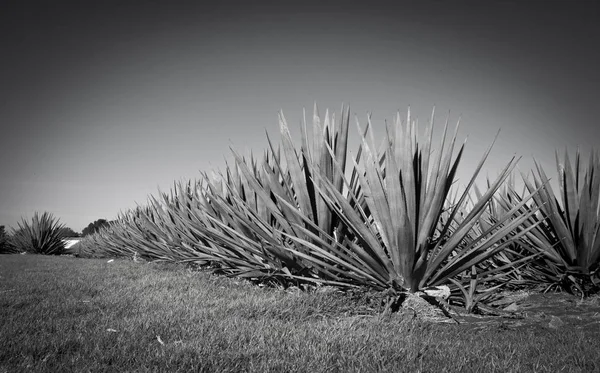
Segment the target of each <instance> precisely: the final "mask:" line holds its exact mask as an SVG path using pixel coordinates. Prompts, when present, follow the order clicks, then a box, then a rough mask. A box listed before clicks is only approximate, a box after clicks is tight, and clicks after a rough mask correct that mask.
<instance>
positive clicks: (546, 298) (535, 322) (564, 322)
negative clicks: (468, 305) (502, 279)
mask: <svg viewBox="0 0 600 373" xmlns="http://www.w3.org/2000/svg"><path fill="white" fill-rule="evenodd" d="M502 303H503V304H505V305H506V306H504V307H503V309H504V311H503V312H502V315H496V316H492V315H472V314H471V315H467V314H465V313H464V309H463V310H462V312H461V310H460V309H458V308H453V309H455V310H456V311H457V312H458V313H459V315H453V316H454V318H455V319H456V320H457V321H458V322H459V323H461V324H463V325H466V326H469V327H473V328H488V327H500V328H503V329H514V328H526V327H529V326H544V327H548V328H552V329H562V328H568V329H573V328H576V329H587V330H595V331H598V332H600V296H598V295H596V296H593V297H590V298H587V299H581V298H579V297H576V296H574V295H571V294H568V293H546V294H542V293H527V292H514V293H506V294H504V297H503V300H502Z"/></svg>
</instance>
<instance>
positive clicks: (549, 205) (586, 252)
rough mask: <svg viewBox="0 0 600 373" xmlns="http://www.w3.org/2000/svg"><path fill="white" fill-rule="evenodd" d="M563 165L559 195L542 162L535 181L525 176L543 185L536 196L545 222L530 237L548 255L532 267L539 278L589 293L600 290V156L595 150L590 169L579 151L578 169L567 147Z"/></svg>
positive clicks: (559, 164)
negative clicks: (570, 157)
mask: <svg viewBox="0 0 600 373" xmlns="http://www.w3.org/2000/svg"><path fill="white" fill-rule="evenodd" d="M556 165H557V169H558V187H559V194H558V196H559V197H557V196H556V194H555V193H554V190H553V189H552V186H551V184H550V182H549V178H548V177H547V176H546V173H545V172H544V170H543V168H542V167H541V166H540V165H539V164H538V163H537V162H536V163H535V166H536V170H535V171H536V172H535V173H534V174H533V180H530V179H529V178H528V177H527V176H526V175H524V174H523V175H522V176H523V180H524V182H525V185H526V187H527V188H528V189H529V190H534V189H540V192H539V193H538V194H537V195H536V196H535V197H534V201H535V204H536V205H537V206H538V207H539V214H537V215H535V216H532V221H536V222H539V225H538V226H537V228H536V229H534V230H532V231H531V232H530V233H529V234H528V235H527V236H526V238H527V240H528V241H530V242H531V243H532V246H533V247H535V248H538V249H539V250H540V251H541V252H542V253H543V254H544V256H543V257H541V258H540V260H539V261H537V262H535V263H534V264H536V265H535V266H533V267H532V268H531V270H532V275H534V276H536V278H538V280H539V281H546V282H548V281H549V282H550V283H551V284H550V286H551V287H552V286H559V287H562V288H564V289H566V290H567V291H575V292H578V293H580V294H581V295H589V294H591V293H594V292H597V291H599V290H600V278H599V267H600V158H599V156H598V153H596V152H594V151H593V150H592V151H591V152H590V158H589V162H588V166H587V169H586V168H585V167H584V165H583V163H582V162H581V158H580V153H579V150H578V151H577V153H576V157H575V164H574V167H573V165H572V164H571V161H570V159H569V155H568V153H567V152H566V151H565V156H564V161H563V162H560V160H559V156H558V152H557V153H556Z"/></svg>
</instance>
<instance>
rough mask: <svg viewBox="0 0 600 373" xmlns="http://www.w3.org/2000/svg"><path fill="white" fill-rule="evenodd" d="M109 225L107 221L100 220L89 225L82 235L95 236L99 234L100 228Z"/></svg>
mask: <svg viewBox="0 0 600 373" xmlns="http://www.w3.org/2000/svg"><path fill="white" fill-rule="evenodd" d="M108 224H109V222H108V221H107V220H106V219H98V220H96V221H94V222H91V223H90V224H88V226H87V227H85V228H83V231H81V235H82V236H83V237H85V236H87V235H90V234H94V233H96V232H98V231H99V230H100V228H102V227H105V226H107V225H108Z"/></svg>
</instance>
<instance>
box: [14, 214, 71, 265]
mask: <svg viewBox="0 0 600 373" xmlns="http://www.w3.org/2000/svg"><path fill="white" fill-rule="evenodd" d="M63 228H65V226H64V225H62V224H60V223H59V220H58V219H56V218H55V217H54V216H53V215H52V214H50V213H48V212H44V213H43V214H42V215H40V214H39V213H37V212H35V213H34V215H33V219H32V220H31V222H28V221H26V220H25V219H22V220H21V222H20V223H18V229H15V230H14V233H13V236H12V241H13V244H14V246H15V248H16V249H17V250H18V251H20V252H30V253H35V254H45V255H59V254H62V253H63V251H64V249H65V245H64V243H63V241H62V239H63V238H64V234H63Z"/></svg>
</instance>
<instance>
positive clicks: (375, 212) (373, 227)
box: [280, 109, 533, 292]
mask: <svg viewBox="0 0 600 373" xmlns="http://www.w3.org/2000/svg"><path fill="white" fill-rule="evenodd" d="M434 113H435V112H434ZM434 113H432V120H431V126H429V127H428V128H427V130H426V133H425V137H424V140H423V141H419V139H418V136H417V130H416V122H415V121H412V120H411V118H410V109H409V112H408V118H407V120H406V122H405V124H403V123H402V121H401V118H400V115H399V114H398V115H397V116H396V121H395V125H394V126H388V127H387V133H386V138H385V143H384V144H385V146H384V148H383V151H382V153H381V154H377V153H376V152H375V151H374V150H373V149H374V148H375V146H374V140H373V139H374V136H373V134H372V131H368V132H369V134H370V141H368V140H367V137H366V135H363V136H362V146H363V148H364V151H365V154H366V159H365V161H364V162H361V163H358V162H355V164H354V169H353V174H354V175H356V176H357V177H358V180H359V185H358V187H355V186H353V185H351V184H350V183H348V182H346V185H347V188H346V190H347V195H344V194H343V193H342V192H340V190H339V188H337V186H336V185H334V184H333V183H332V182H331V181H329V180H328V179H326V178H323V177H320V175H319V174H318V173H315V174H314V175H313V179H314V180H315V181H316V182H315V183H314V187H315V189H317V190H318V191H319V194H320V196H321V197H322V198H323V200H324V201H325V203H326V205H327V206H328V207H329V209H330V210H331V211H333V212H334V213H335V214H336V216H337V217H338V219H339V220H340V221H341V222H343V223H344V225H345V229H346V230H347V231H348V232H349V233H350V234H349V235H348V236H346V237H344V239H343V241H342V242H341V243H340V242H338V240H332V239H331V237H328V234H327V233H326V232H324V231H323V230H321V229H319V228H318V227H317V226H316V225H314V224H311V222H310V221H309V220H307V219H304V218H303V220H304V222H305V224H309V225H311V228H312V229H307V228H304V227H303V226H301V225H300V224H296V223H292V225H294V226H295V227H297V228H298V229H299V230H300V231H302V232H303V233H304V234H305V235H306V236H309V237H310V238H311V239H310V240H307V239H304V238H302V237H299V236H292V235H289V236H288V237H289V238H290V239H291V240H292V241H294V242H295V243H296V244H297V245H299V246H301V247H303V248H304V251H302V250H297V249H295V248H293V247H288V250H290V251H291V252H293V253H294V254H296V255H298V256H300V257H302V258H304V259H305V260H307V261H308V262H310V263H312V264H313V265H314V266H315V267H317V268H319V267H320V268H323V269H327V270H328V271H329V272H330V273H332V274H333V275H334V276H338V277H340V278H344V277H345V278H349V277H350V278H353V279H354V280H357V281H359V282H362V283H363V284H365V285H370V286H373V287H376V288H391V289H397V290H402V291H410V292H417V291H420V290H423V289H425V288H427V287H430V286H435V285H441V284H444V283H447V282H448V280H449V279H451V278H453V277H455V276H457V275H459V274H461V273H464V272H465V271H467V270H471V268H472V266H474V265H477V264H479V263H482V262H483V261H486V260H487V259H489V258H490V257H492V256H494V255H495V254H497V253H498V252H500V251H502V250H504V249H505V248H506V247H507V246H509V245H510V244H511V243H512V242H514V241H515V240H517V239H519V238H520V237H521V236H522V235H523V234H525V233H526V232H527V230H523V231H521V232H518V233H515V230H516V229H517V227H519V226H520V225H521V224H522V222H523V221H525V220H526V219H528V218H529V217H530V215H531V214H532V213H533V212H531V213H529V214H525V215H518V214H517V212H518V211H519V209H521V208H522V206H523V205H524V204H525V203H526V201H527V200H528V199H529V198H531V196H528V197H527V198H525V199H524V200H523V201H522V202H521V203H519V204H517V205H515V206H514V207H513V208H512V209H511V210H510V211H509V212H508V213H507V214H506V215H505V216H504V217H503V218H502V219H501V220H500V221H497V222H495V223H494V224H493V225H491V226H490V227H488V228H487V229H485V230H484V231H483V232H481V233H480V234H476V235H474V236H473V235H472V234H471V235H470V233H472V232H473V227H474V226H476V224H477V223H478V221H479V218H480V217H481V215H482V214H483V212H484V209H485V207H486V206H487V204H488V203H489V202H490V200H491V199H492V197H493V195H494V193H495V192H496V191H497V189H498V188H499V186H500V185H501V183H502V182H503V181H504V180H505V179H506V177H507V176H508V175H509V173H510V172H511V170H512V169H513V167H514V166H515V164H516V161H517V160H516V159H515V158H514V157H513V159H512V160H511V161H510V162H509V163H508V164H507V166H506V167H505V168H504V169H503V170H502V172H501V173H500V176H499V177H498V178H497V179H496V180H495V181H494V182H493V183H492V185H491V186H490V187H489V188H488V190H487V191H486V192H485V193H484V194H483V195H482V196H481V198H480V199H479V200H478V201H476V202H475V203H474V205H473V206H472V208H471V209H470V210H469V211H468V212H467V213H466V215H465V216H464V217H463V218H462V219H461V221H460V223H459V224H458V226H454V225H453V224H454V221H455V219H454V217H455V216H456V215H457V214H458V213H459V212H463V211H464V209H463V206H464V204H465V203H466V201H467V200H468V193H469V190H470V188H471V187H472V185H473V184H474V182H475V179H476V177H477V175H478V173H479V171H480V169H481V168H482V165H483V164H484V162H485V159H486V158H487V156H488V154H489V152H490V150H491V147H490V149H488V150H487V152H486V153H485V154H484V156H483V157H482V159H481V161H480V162H479V164H478V165H477V167H476V169H475V172H474V174H473V176H472V178H471V179H470V181H469V182H468V184H467V186H466V187H465V190H464V191H463V193H462V194H461V196H460V198H458V200H457V202H456V203H455V204H454V206H452V207H451V208H450V210H449V211H448V219H447V221H446V223H445V224H442V225H441V227H440V221H441V218H442V216H443V213H444V204H445V202H446V200H447V198H448V196H449V193H450V189H451V185H452V184H453V182H454V181H455V180H454V178H455V174H456V170H457V167H458V164H459V161H460V159H461V155H462V152H463V147H464V144H463V145H462V146H461V147H460V149H459V151H458V154H457V155H456V157H455V158H454V160H452V156H453V152H454V147H455V142H456V132H455V134H454V136H453V137H452V138H451V140H450V141H449V142H448V136H447V128H448V122H447V121H446V125H445V128H444V132H443V137H442V143H441V146H440V148H439V149H438V153H437V156H436V157H435V158H433V157H431V153H432V133H433V131H432V126H433V118H434ZM368 125H369V129H370V127H371V126H370V118H369V120H368ZM359 127H360V126H359ZM359 130H360V128H359ZM457 130H458V125H457ZM361 132H362V131H361ZM369 142H370V144H369ZM330 153H333V151H332V150H331V149H330ZM334 166H335V167H336V168H337V169H338V173H339V174H343V173H342V172H341V171H342V170H343V169H342V168H341V167H340V165H339V164H337V162H334ZM345 180H346V179H344V181H345ZM280 201H281V202H282V203H286V202H285V201H283V200H281V199H280ZM351 202H352V203H351ZM314 231H317V232H318V234H315V233H313V232H314ZM322 237H327V238H328V239H322Z"/></svg>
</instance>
